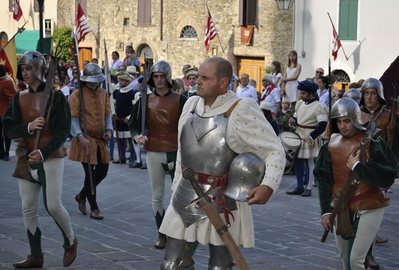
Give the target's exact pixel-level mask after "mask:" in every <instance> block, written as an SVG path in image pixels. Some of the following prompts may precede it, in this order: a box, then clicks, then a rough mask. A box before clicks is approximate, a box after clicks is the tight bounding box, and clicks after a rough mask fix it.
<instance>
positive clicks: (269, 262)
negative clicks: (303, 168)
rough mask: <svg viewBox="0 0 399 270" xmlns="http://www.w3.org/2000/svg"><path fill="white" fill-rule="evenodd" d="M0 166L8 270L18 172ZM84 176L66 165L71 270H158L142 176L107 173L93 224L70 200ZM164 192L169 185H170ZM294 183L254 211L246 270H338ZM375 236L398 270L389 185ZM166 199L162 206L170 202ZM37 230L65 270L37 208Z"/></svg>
mask: <svg viewBox="0 0 399 270" xmlns="http://www.w3.org/2000/svg"><path fill="white" fill-rule="evenodd" d="M15 161H16V160H15V157H12V158H11V161H8V162H5V161H0V185H1V192H2V196H0V269H12V263H13V262H15V261H18V260H21V259H23V258H24V257H25V256H26V255H27V253H28V251H29V247H28V244H27V239H26V234H25V232H24V228H23V222H22V218H21V210H20V208H21V206H20V199H19V194H18V187H17V181H16V180H15V179H13V178H12V177H11V176H10V175H11V172H12V171H13V169H14V166H15ZM82 175H83V169H82V168H81V166H80V164H78V163H76V162H71V161H68V160H67V159H66V160H65V177H64V193H63V201H64V204H65V207H66V208H67V210H68V211H69V213H70V215H71V218H72V222H73V228H74V230H75V232H76V234H77V236H78V239H79V246H78V248H79V250H78V252H79V254H78V258H77V260H76V262H75V263H74V264H73V265H72V266H70V267H69V268H70V269H107V270H108V269H109V270H111V269H115V270H116V269H140V270H143V269H145V270H146V269H159V264H160V261H161V260H162V257H163V251H160V250H156V249H155V248H153V243H154V240H155V236H156V230H155V223H154V220H153V217H152V211H151V205H150V188H149V183H148V177H147V171H146V170H141V169H129V168H128V166H127V165H115V164H111V165H110V170H109V176H108V177H107V178H106V180H105V181H104V182H103V184H101V185H100V186H99V188H98V197H99V199H98V201H99V205H100V208H101V210H102V212H103V214H104V216H105V219H104V220H103V221H94V220H92V219H90V218H89V217H88V216H83V215H82V214H80V212H79V211H78V208H77V204H76V203H75V201H74V195H75V194H76V193H77V192H78V191H79V190H80V188H81V186H82ZM167 182H168V186H170V185H169V183H170V181H169V179H168V181H167ZM293 182H294V179H293V176H285V177H284V179H283V182H282V184H281V187H280V190H279V191H278V193H277V195H276V196H274V197H273V198H272V200H271V201H270V202H269V204H268V205H267V206H255V207H254V208H253V209H254V216H255V230H256V245H257V246H256V248H253V249H249V250H243V253H244V255H245V257H246V259H247V261H248V262H249V265H250V267H251V269H267V270H283V269H284V270H299V269H301V270H304V269H305V270H319V269H341V265H340V263H339V258H338V257H337V251H336V248H335V245H334V240H333V237H332V235H330V236H329V238H328V240H327V243H324V244H323V243H320V237H321V235H322V229H321V226H320V223H319V206H318V200H317V193H316V191H315V190H314V191H313V196H312V197H310V198H302V197H299V196H288V195H286V194H285V191H286V190H287V189H291V188H292V187H293ZM392 191H393V193H391V194H390V196H391V198H392V203H391V206H390V207H389V208H388V209H387V211H386V215H385V219H384V222H383V225H382V229H381V232H380V234H381V235H383V236H387V237H388V238H389V241H388V243H386V244H384V245H380V246H377V247H375V256H376V257H377V259H378V261H379V263H380V264H381V269H392V270H394V269H395V270H397V269H399V241H398V240H399V231H398V230H397V228H398V226H399V220H398V216H399V206H398V200H399V186H398V185H394V187H393V188H392ZM168 201H169V197H168V198H167V202H168ZM40 215H41V224H42V226H41V230H42V233H43V243H42V246H43V248H44V253H45V265H44V266H45V267H46V268H47V269H59V268H61V267H59V266H60V265H62V256H63V249H62V238H61V235H60V232H59V231H58V229H57V227H56V226H55V224H54V222H53V221H52V220H51V219H50V218H49V216H48V215H47V213H46V212H45V211H44V208H43V206H42V205H41V210H40ZM207 257H208V255H207V249H206V248H204V247H201V248H200V249H199V250H198V251H197V253H196V256H195V260H196V269H199V270H204V269H207Z"/></svg>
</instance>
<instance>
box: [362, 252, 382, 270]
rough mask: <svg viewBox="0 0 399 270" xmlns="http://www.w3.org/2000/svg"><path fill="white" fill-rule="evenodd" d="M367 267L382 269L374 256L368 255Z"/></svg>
mask: <svg viewBox="0 0 399 270" xmlns="http://www.w3.org/2000/svg"><path fill="white" fill-rule="evenodd" d="M365 264H366V267H367V268H370V269H380V265H379V264H378V263H377V261H376V260H375V258H374V256H370V255H367V256H366V263H365Z"/></svg>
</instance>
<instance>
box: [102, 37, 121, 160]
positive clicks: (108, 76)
mask: <svg viewBox="0 0 399 270" xmlns="http://www.w3.org/2000/svg"><path fill="white" fill-rule="evenodd" d="M104 71H105V80H106V83H105V88H106V90H107V93H108V96H109V98H110V100H111V74H110V72H109V64H108V49H107V43H106V41H105V38H104ZM112 125H113V127H114V129H115V135H116V147H117V148H118V155H120V146H119V133H118V130H116V117H114V116H112ZM119 163H122V160H121V158H120V157H119Z"/></svg>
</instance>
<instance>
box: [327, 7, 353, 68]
mask: <svg viewBox="0 0 399 270" xmlns="http://www.w3.org/2000/svg"><path fill="white" fill-rule="evenodd" d="M327 15H328V18H329V19H330V22H331V24H332V26H333V27H334V28H335V26H334V23H333V21H332V19H331V16H330V13H329V12H327ZM335 31H336V30H335ZM337 35H338V33H337ZM338 38H339V36H338ZM341 48H342V52H343V53H344V56H345V58H346V61H348V60H349V58H348V56H347V55H346V52H345V49H344V46H343V45H342V43H341ZM329 59H330V58H329Z"/></svg>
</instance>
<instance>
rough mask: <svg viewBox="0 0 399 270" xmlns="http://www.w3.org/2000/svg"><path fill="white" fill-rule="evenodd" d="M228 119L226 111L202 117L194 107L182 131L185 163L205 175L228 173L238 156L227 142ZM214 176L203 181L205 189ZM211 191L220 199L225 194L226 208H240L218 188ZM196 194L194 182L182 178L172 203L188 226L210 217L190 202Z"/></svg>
mask: <svg viewBox="0 0 399 270" xmlns="http://www.w3.org/2000/svg"><path fill="white" fill-rule="evenodd" d="M227 123H228V117H226V116H225V114H220V115H216V116H213V117H201V116H199V115H197V114H196V113H195V112H194V111H193V112H191V114H190V115H189V116H188V119H187V121H186V123H185V124H184V126H183V128H182V131H181V135H180V143H181V163H182V165H183V166H185V167H188V168H190V169H191V170H193V171H194V172H196V173H200V174H203V175H211V176H215V177H223V176H225V175H227V174H228V172H229V168H230V164H231V162H232V160H233V159H234V157H236V156H237V154H236V153H235V152H233V151H232V150H231V149H230V148H229V146H228V145H227V144H226V129H227ZM213 180H214V178H213V177H209V178H208V182H209V184H201V183H200V186H201V187H202V189H203V191H204V192H206V191H207V190H208V189H209V188H210V187H211V184H212V181H213ZM222 188H224V187H222ZM211 194H212V195H211V196H215V197H217V198H216V199H217V200H220V199H221V196H223V197H224V200H225V204H226V205H225V207H226V208H227V209H229V210H234V209H237V205H236V202H235V201H234V200H232V199H230V198H228V197H226V196H225V195H223V194H222V195H220V192H219V189H216V190H215V192H212V193H211ZM196 198H197V194H196V193H195V191H194V189H193V188H192V186H191V183H190V182H189V180H187V179H184V178H183V179H182V180H181V181H180V183H179V186H178V187H177V189H176V192H175V193H174V196H173V200H172V205H173V208H174V209H175V211H176V212H177V213H178V214H179V216H180V218H181V219H182V221H183V223H184V224H185V225H186V226H187V227H188V226H190V225H191V224H193V223H195V222H197V221H198V220H201V219H203V218H206V217H207V216H206V214H205V213H204V212H203V211H202V209H200V208H198V207H196V206H195V205H193V204H191V202H192V201H193V200H194V199H196ZM213 203H214V205H215V206H216V208H217V209H218V211H219V213H222V212H223V209H222V207H221V206H220V205H218V204H216V203H215V202H213Z"/></svg>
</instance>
